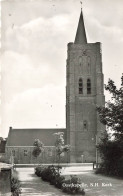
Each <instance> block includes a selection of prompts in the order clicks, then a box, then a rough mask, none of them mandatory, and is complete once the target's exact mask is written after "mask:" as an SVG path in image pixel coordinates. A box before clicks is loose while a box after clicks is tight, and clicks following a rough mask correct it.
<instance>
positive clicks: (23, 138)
mask: <svg viewBox="0 0 123 196" xmlns="http://www.w3.org/2000/svg"><path fill="white" fill-rule="evenodd" d="M57 132H64V139H65V141H66V129H13V128H10V130H9V135H8V139H7V146H33V142H34V140H35V139H40V141H42V142H43V143H44V145H45V146H54V143H55V136H54V135H53V134H54V133H57Z"/></svg>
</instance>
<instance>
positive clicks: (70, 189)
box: [62, 175, 85, 195]
mask: <svg viewBox="0 0 123 196" xmlns="http://www.w3.org/2000/svg"><path fill="white" fill-rule="evenodd" d="M81 184H82V183H81V180H80V178H78V177H77V176H72V175H71V176H70V179H67V180H64V181H63V184H62V190H63V191H64V192H66V193H69V194H82V195H85V191H84V189H83V188H82V186H81Z"/></svg>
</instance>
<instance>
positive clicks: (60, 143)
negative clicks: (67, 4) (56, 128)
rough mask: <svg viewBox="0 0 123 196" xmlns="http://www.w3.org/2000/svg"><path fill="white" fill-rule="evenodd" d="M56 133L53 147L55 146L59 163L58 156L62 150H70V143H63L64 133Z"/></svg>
mask: <svg viewBox="0 0 123 196" xmlns="http://www.w3.org/2000/svg"><path fill="white" fill-rule="evenodd" d="M54 135H56V142H55V147H56V153H57V157H58V163H60V157H61V154H62V153H63V152H68V151H70V145H64V138H63V136H64V133H63V132H58V133H55V134H54Z"/></svg>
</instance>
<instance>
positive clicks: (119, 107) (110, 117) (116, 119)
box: [97, 75, 123, 141]
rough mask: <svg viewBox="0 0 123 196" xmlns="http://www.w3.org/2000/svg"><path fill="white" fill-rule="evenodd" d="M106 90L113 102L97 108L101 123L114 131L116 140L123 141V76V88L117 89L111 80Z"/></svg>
mask: <svg viewBox="0 0 123 196" xmlns="http://www.w3.org/2000/svg"><path fill="white" fill-rule="evenodd" d="M105 89H106V90H107V91H109V93H110V94H111V101H108V102H106V104H105V106H104V107H99V106H98V107H97V111H98V113H99V117H100V121H101V122H102V123H103V124H104V125H106V126H107V129H108V130H110V131H112V135H113V136H114V137H115V140H118V141H122V140H123V75H122V77H121V87H120V88H119V89H117V87H116V85H115V83H114V81H113V80H111V79H109V81H108V85H105Z"/></svg>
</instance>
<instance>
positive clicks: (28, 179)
mask: <svg viewBox="0 0 123 196" xmlns="http://www.w3.org/2000/svg"><path fill="white" fill-rule="evenodd" d="M16 170H17V172H18V177H19V180H20V181H21V188H22V193H21V196H31V195H32V196H39V195H40V196H66V195H67V196H69V195H68V194H64V193H63V192H62V191H61V190H59V189H57V188H55V187H54V186H53V185H50V184H49V183H48V182H44V181H42V180H41V178H40V177H37V176H36V175H35V174H34V168H17V169H16Z"/></svg>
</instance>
